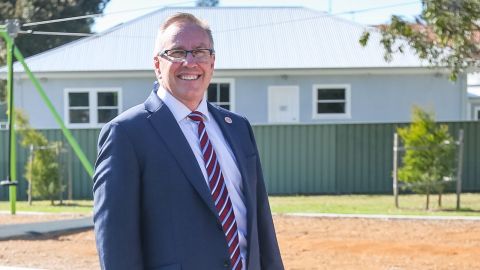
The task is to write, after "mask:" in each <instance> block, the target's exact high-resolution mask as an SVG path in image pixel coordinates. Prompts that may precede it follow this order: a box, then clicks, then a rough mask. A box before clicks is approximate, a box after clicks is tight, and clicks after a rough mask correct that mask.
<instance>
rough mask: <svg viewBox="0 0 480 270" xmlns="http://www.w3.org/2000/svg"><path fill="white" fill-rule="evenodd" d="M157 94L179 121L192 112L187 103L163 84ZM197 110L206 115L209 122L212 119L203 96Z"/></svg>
mask: <svg viewBox="0 0 480 270" xmlns="http://www.w3.org/2000/svg"><path fill="white" fill-rule="evenodd" d="M157 96H158V97H159V98H160V99H161V100H162V101H163V102H164V103H165V105H167V107H168V108H169V109H170V111H171V112H172V114H173V117H175V120H176V121H177V122H180V121H182V120H183V119H185V118H187V116H188V115H189V114H190V113H191V112H192V111H190V109H189V108H188V107H187V106H185V104H183V103H182V102H180V101H179V100H178V99H176V98H175V97H174V96H173V95H172V94H171V93H170V91H168V90H166V89H165V88H163V86H161V85H159V86H158V91H157ZM196 111H198V112H201V113H202V114H203V115H204V116H205V119H204V120H205V121H207V122H208V120H209V119H210V114H209V113H208V106H207V101H206V100H205V98H202V101H200V104H199V105H198V107H197V109H196Z"/></svg>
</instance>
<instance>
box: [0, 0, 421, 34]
mask: <svg viewBox="0 0 480 270" xmlns="http://www.w3.org/2000/svg"><path fill="white" fill-rule="evenodd" d="M193 2H195V1H183V2H177V3H172V4H169V5H161V6H159V5H156V6H150V7H143V8H138V9H129V10H123V11H116V12H109V13H104V14H102V13H98V14H90V15H83V16H76V17H68V18H61V19H54V20H47V21H39V22H32V23H25V24H23V25H22V26H26V27H30V26H36V25H43V24H49V23H58V22H65V21H72V20H80V19H86V18H95V17H105V16H109V15H114V14H120V13H130V12H136V11H140V10H146V9H152V8H159V7H170V6H175V5H182V4H188V3H193ZM418 3H419V2H418V1H410V2H405V3H398V4H393V5H385V6H378V7H372V8H365V9H359V10H350V11H343V12H338V13H323V14H320V15H317V16H312V17H306V18H300V19H293V20H284V21H278V22H271V23H265V24H257V25H251V26H245V27H238V28H231V29H226V30H223V31H218V32H217V33H225V32H233V31H238V30H245V29H253V28H258V27H265V26H272V25H281V24H285V23H292V22H300V21H308V20H315V19H320V18H325V17H333V16H338V15H346V14H357V13H364V12H369V11H373V10H380V9H387V8H392V7H399V6H407V5H412V4H418ZM2 26H3V28H5V27H6V25H0V27H2ZM20 33H22V34H37V35H56V36H93V35H97V34H95V33H69V32H47V31H32V30H25V31H24V30H22V31H20ZM128 37H130V36H128ZM131 37H134V38H150V37H151V36H148V37H147V36H131Z"/></svg>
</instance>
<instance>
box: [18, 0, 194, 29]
mask: <svg viewBox="0 0 480 270" xmlns="http://www.w3.org/2000/svg"><path fill="white" fill-rule="evenodd" d="M193 2H195V1H186V2H185V1H183V2H177V3H172V4H169V5H155V6H150V7H143V8H137V9H129V10H121V11H115V12H108V13H96V14H90V15H83V16H76V17H68V18H61V19H54V20H47V21H39V22H31V23H25V24H23V25H22V26H26V27H28V26H35V25H42V24H49V23H58V22H65V21H73V20H81V19H88V18H96V17H105V16H109V15H114V14H120V13H130V12H137V11H141V10H147V9H153V8H159V7H169V6H175V5H183V4H189V3H193Z"/></svg>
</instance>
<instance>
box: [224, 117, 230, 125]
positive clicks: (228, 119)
mask: <svg viewBox="0 0 480 270" xmlns="http://www.w3.org/2000/svg"><path fill="white" fill-rule="evenodd" d="M225 122H227V123H229V124H231V123H232V118H230V117H228V116H226V117H225Z"/></svg>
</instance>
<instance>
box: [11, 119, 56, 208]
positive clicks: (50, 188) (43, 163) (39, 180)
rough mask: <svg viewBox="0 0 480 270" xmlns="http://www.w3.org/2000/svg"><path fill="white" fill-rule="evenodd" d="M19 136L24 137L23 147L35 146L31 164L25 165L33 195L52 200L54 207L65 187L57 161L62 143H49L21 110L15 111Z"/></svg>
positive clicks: (26, 176)
mask: <svg viewBox="0 0 480 270" xmlns="http://www.w3.org/2000/svg"><path fill="white" fill-rule="evenodd" d="M15 116H16V123H17V125H18V128H19V134H20V136H22V141H21V145H22V146H23V147H30V146H33V148H34V149H35V151H34V152H31V153H30V157H29V160H30V162H31V163H30V162H29V163H27V164H25V175H24V176H25V178H26V179H27V180H28V181H29V182H30V185H31V186H32V195H33V196H35V197H39V198H44V199H48V200H50V203H51V204H52V205H53V204H54V200H55V198H58V195H59V193H60V192H63V189H64V186H63V185H61V183H60V181H59V164H58V161H57V157H58V153H59V149H60V143H59V142H54V143H49V141H48V139H47V138H46V137H45V136H44V135H43V134H42V133H40V132H38V131H36V130H34V129H32V128H31V127H30V124H29V122H28V117H27V116H26V115H25V113H23V112H22V111H20V110H16V111H15Z"/></svg>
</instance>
